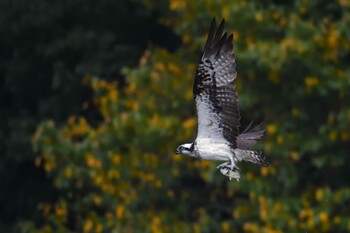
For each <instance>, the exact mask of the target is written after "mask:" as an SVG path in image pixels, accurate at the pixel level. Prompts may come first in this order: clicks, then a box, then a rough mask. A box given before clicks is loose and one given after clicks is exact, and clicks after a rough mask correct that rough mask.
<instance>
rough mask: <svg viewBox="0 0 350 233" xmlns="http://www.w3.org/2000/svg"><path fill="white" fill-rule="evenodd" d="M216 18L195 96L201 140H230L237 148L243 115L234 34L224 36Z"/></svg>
mask: <svg viewBox="0 0 350 233" xmlns="http://www.w3.org/2000/svg"><path fill="white" fill-rule="evenodd" d="M224 23H225V22H224V20H222V22H221V23H220V25H219V27H217V26H216V22H215V19H213V21H212V23H211V26H210V29H209V34H208V39H207V42H206V44H205V47H204V51H203V55H202V57H201V60H200V62H199V64H198V67H197V73H196V78H195V81H194V86H193V94H194V98H195V101H196V107H197V114H198V135H197V138H210V139H212V140H213V141H214V142H215V141H226V142H227V143H229V144H231V146H232V147H234V148H236V147H237V137H238V135H239V126H240V123H239V121H240V113H239V108H238V97H237V92H236V90H235V84H234V80H235V78H236V76H237V72H236V69H235V68H236V63H235V57H234V54H233V51H232V50H233V45H232V39H233V35H232V34H231V35H230V36H228V37H227V33H225V34H223V28H224Z"/></svg>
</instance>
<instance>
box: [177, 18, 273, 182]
mask: <svg viewBox="0 0 350 233" xmlns="http://www.w3.org/2000/svg"><path fill="white" fill-rule="evenodd" d="M224 24H225V20H224V19H223V20H222V21H221V23H220V25H219V26H218V27H217V25H216V20H215V18H214V19H213V20H212V22H211V25H210V29H209V34H208V38H207V42H206V44H205V46H204V50H203V53H202V56H201V59H200V61H199V64H198V66H197V72H196V77H195V80H194V85H193V95H194V100H195V103H196V109H197V116H198V131H197V138H196V139H195V141H194V142H192V143H185V144H182V145H180V146H179V147H178V148H177V149H176V154H184V155H188V156H191V157H194V158H198V159H203V160H212V161H224V163H222V164H220V165H219V166H218V167H217V168H218V169H219V170H220V172H221V173H222V174H223V175H225V176H228V177H229V179H230V180H231V179H232V178H235V179H236V180H237V181H239V179H240V173H239V168H238V166H237V163H238V162H240V161H248V162H251V163H255V164H258V165H262V166H267V165H268V163H267V162H266V161H265V158H264V157H263V155H262V153H261V152H257V151H254V150H252V147H253V146H254V145H255V144H256V142H257V140H258V139H261V137H262V136H263V135H264V132H265V130H259V129H258V128H259V127H255V128H252V123H251V124H249V126H248V127H247V128H246V130H244V131H243V132H242V133H240V132H239V127H240V118H241V117H240V112H239V108H238V97H237V92H236V89H235V82H234V80H235V79H236V76H237V72H236V61H235V55H234V54H233V44H232V40H233V34H231V35H229V36H228V35H227V32H225V33H223V30H224Z"/></svg>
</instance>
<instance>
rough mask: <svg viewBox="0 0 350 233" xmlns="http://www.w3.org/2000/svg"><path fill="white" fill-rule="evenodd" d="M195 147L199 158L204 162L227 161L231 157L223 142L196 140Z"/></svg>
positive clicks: (227, 146)
mask: <svg viewBox="0 0 350 233" xmlns="http://www.w3.org/2000/svg"><path fill="white" fill-rule="evenodd" d="M196 146H197V151H198V153H199V156H200V158H201V159H204V160H213V161H228V160H230V157H231V156H232V152H231V148H230V146H229V145H228V144H226V143H225V142H219V141H215V140H211V139H210V138H197V140H196Z"/></svg>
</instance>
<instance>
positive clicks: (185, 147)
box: [175, 143, 194, 156]
mask: <svg viewBox="0 0 350 233" xmlns="http://www.w3.org/2000/svg"><path fill="white" fill-rule="evenodd" d="M193 152H194V143H185V144H182V145H180V146H179V147H178V148H177V149H176V151H175V153H176V154H183V155H188V156H193Z"/></svg>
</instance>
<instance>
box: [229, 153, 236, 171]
mask: <svg viewBox="0 0 350 233" xmlns="http://www.w3.org/2000/svg"><path fill="white" fill-rule="evenodd" d="M230 161H231V166H230V169H231V170H232V171H234V170H233V168H234V167H236V164H235V158H234V157H233V156H231V157H230Z"/></svg>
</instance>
